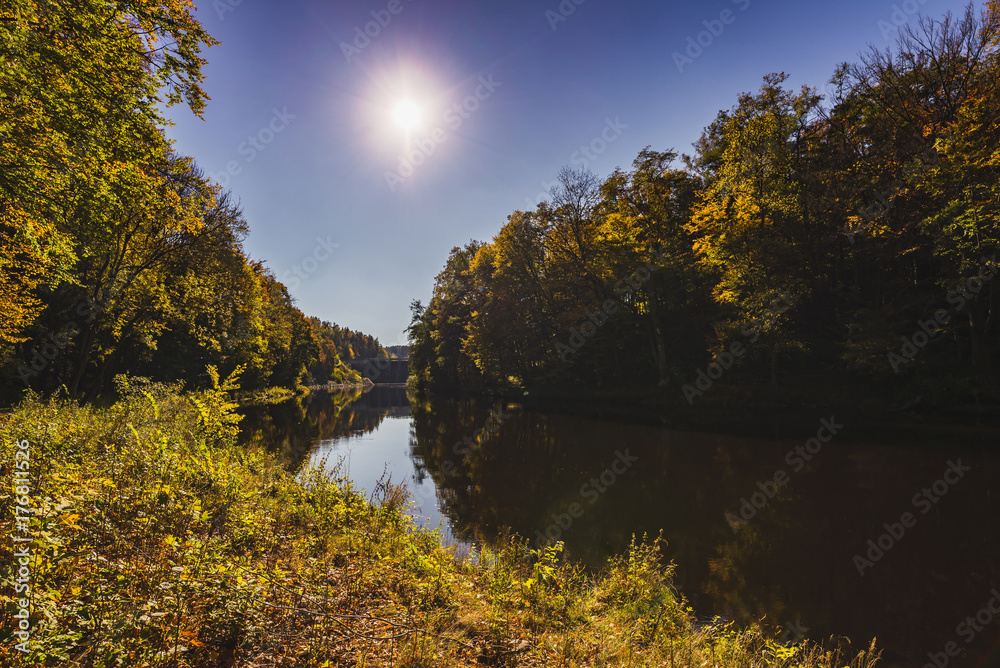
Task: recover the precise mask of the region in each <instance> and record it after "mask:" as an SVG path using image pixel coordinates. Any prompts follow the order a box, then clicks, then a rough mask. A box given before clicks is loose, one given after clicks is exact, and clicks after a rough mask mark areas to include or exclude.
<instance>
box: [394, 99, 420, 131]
mask: <svg viewBox="0 0 1000 668" xmlns="http://www.w3.org/2000/svg"><path fill="white" fill-rule="evenodd" d="M392 117H393V119H394V120H395V121H396V125H398V126H399V127H400V128H402V129H403V130H405V131H406V132H409V131H411V130H415V129H417V127H419V126H420V121H421V119H422V118H423V112H422V111H421V110H420V107H419V106H418V105H417V103H416V102H414V101H413V100H400V101H399V102H397V103H396V107H395V109H393V112H392Z"/></svg>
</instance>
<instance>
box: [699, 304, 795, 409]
mask: <svg viewBox="0 0 1000 668" xmlns="http://www.w3.org/2000/svg"><path fill="white" fill-rule="evenodd" d="M798 299H799V298H798V296H797V295H788V294H787V293H785V294H782V295H781V296H780V297H778V298H777V299H775V300H774V301H773V302H772V303H771V308H769V309H768V310H767V311H766V312H765V313H764V314H763V315H762V316H760V317H759V318H754V319H753V320H751V321H750V322H748V323H746V324H745V325H743V327H741V328H740V334H742V335H743V336H750V337H752V338H751V339H750V341H749V344H745V343H743V342H742V341H733V342H732V343H730V344H729V347H728V349H726V350H724V351H722V352H721V353H719V354H718V355H716V356H715V358H714V360H713V361H712V362H711V363H709V365H708V367H707V368H706V369H698V379H697V380H696V381H694V384H693V385H692V384H687V385H684V386H683V387H682V388H681V391H682V392H684V398H685V399H687V402H688V405H689V406H693V405H694V398H695V397H701V396H704V394H705V393H706V392H708V391H709V390H711V389H712V386H713V385H715V381H717V380H719V379H720V378H722V376H723V374H725V373H726V371H729V370H730V369H732V368H733V366H734V365H735V364H736V361H737V360H738V359H740V358H741V357H743V355H745V354H746V352H747V348H748V345H752V344H754V343H757V341H758V339H760V335H761V334H762V333H763V331H764V327H765V326H766V325H767V320H768V319H769V318H776V317H778V316H779V315H781V314H782V313H785V312H786V311H788V309H790V308H792V307H793V306H795V303H796V302H797V301H798ZM781 302H784V303H781Z"/></svg>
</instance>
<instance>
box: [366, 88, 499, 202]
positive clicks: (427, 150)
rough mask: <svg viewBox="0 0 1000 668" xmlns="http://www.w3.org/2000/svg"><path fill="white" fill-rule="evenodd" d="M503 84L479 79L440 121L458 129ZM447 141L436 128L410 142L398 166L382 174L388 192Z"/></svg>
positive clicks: (394, 189) (446, 134)
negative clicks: (410, 144) (411, 144)
mask: <svg viewBox="0 0 1000 668" xmlns="http://www.w3.org/2000/svg"><path fill="white" fill-rule="evenodd" d="M502 85H503V83H501V82H499V81H494V80H493V75H492V74H490V75H488V76H481V77H479V79H478V83H477V86H476V89H475V90H474V91H473V93H472V94H471V95H468V96H467V97H466V98H465V99H464V100H462V101H461V102H457V103H455V104H454V105H452V106H451V107H450V108H449V109H448V110H447V111H446V112H445V114H444V117H443V119H442V120H443V121H444V123H445V124H446V125H447V126H448V127H449V128H450V129H451V131H452V132H454V131H456V130H458V129H459V128H460V127H462V124H463V123H464V122H465V121H466V120H468V119H469V118H471V117H472V114H473V113H475V112H476V111H477V110H478V109H479V108H480V107H481V106H482V103H483V102H485V101H486V100H488V99H490V97H491V96H492V95H493V93H495V92H496V89H497V88H499V87H500V86H502ZM447 140H448V131H447V130H445V128H443V127H441V126H438V127H436V128H434V129H433V130H431V131H430V132H428V133H427V134H426V135H425V136H424V138H423V139H418V140H416V141H415V142H413V148H411V149H410V151H409V152H408V153H407V154H406V155H403V156H400V158H399V166H398V167H397V169H396V171H395V172H386V173H385V182H386V185H388V186H389V190H391V191H392V192H396V187H397V186H399V184H401V183H403V181H405V180H406V179H408V178H410V177H411V176H413V174H414V173H415V172H416V170H417V168H418V167H420V166H421V165H423V164H424V163H425V162H427V160H428V158H430V157H431V156H432V155H434V153H436V152H437V149H438V146H440V145H441V144H443V143H444V142H446V141H447Z"/></svg>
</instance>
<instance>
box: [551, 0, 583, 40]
mask: <svg viewBox="0 0 1000 668" xmlns="http://www.w3.org/2000/svg"><path fill="white" fill-rule="evenodd" d="M586 1H587V0H562V2H560V3H559V6H558V7H556V10H558V11H554V10H551V9H548V10H546V11H545V20H546V21H548V22H549V27H550V28H552V32H555V31H556V29H557V28H558V27H559V24H560V23H565V22H566V21H567V20H569V17H571V16H573V14H575V13H576V8H577V7H579V6H580V5H582V4H583V3H585V2H586Z"/></svg>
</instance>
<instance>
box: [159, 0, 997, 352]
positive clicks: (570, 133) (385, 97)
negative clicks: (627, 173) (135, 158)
mask: <svg viewBox="0 0 1000 668" xmlns="http://www.w3.org/2000/svg"><path fill="white" fill-rule="evenodd" d="M965 4H966V3H965V2H958V1H955V0H907V1H906V2H904V1H903V0H896V1H892V0H839V1H838V2H831V1H823V2H816V1H812V0H772V1H771V2H765V1H764V0H699V1H697V2H695V1H693V0H692V1H681V0H675V1H673V2H671V1H656V2H654V1H652V0H563V1H562V2H561V3H560V0H502V1H501V0H478V1H476V0H369V1H364V2H361V1H351V0H325V1H323V2H320V1H318V0H281V1H280V2H279V1H276V0H216V1H215V2H205V1H201V2H198V3H197V5H198V8H199V9H198V17H199V19H200V20H201V22H202V24H203V25H204V26H205V27H206V28H207V29H208V30H209V32H210V33H211V34H212V35H213V36H215V37H216V38H217V39H219V40H221V42H222V45H221V46H216V47H213V48H211V49H209V50H207V51H206V52H205V53H204V54H203V56H204V57H205V58H207V60H208V65H207V67H206V68H205V73H206V75H207V79H206V82H205V88H206V90H207V91H208V93H209V95H210V96H211V97H212V100H211V102H209V106H208V109H207V111H206V113H205V115H204V118H205V120H204V121H202V120H199V119H197V118H195V117H193V116H192V115H191V114H190V112H189V111H187V110H186V109H182V108H180V107H174V108H171V109H170V110H169V114H168V115H169V116H170V117H171V118H173V119H174V121H175V122H176V127H173V128H171V129H170V130H169V131H168V134H169V135H170V136H171V137H172V138H173V139H175V140H176V148H177V150H178V151H179V152H180V153H182V154H186V155H191V156H193V157H195V158H196V160H197V161H198V163H199V164H200V165H201V167H202V168H204V169H205V170H206V172H208V173H209V174H210V175H215V176H216V180H217V181H219V182H221V183H223V184H227V183H228V188H229V189H230V190H232V192H233V194H234V195H235V197H236V198H237V199H239V200H240V201H241V202H242V204H243V207H244V211H245V214H246V217H247V220H248V221H249V223H250V227H251V230H252V232H251V235H250V237H249V239H248V240H247V242H246V249H247V251H248V253H249V254H250V256H251V257H253V258H254V259H260V260H264V261H265V262H266V263H267V264H268V266H270V267H271V268H272V270H273V271H274V272H275V274H276V275H277V276H278V278H279V279H280V280H282V281H283V282H285V284H286V285H288V286H289V288H290V289H291V292H292V294H293V296H294V297H295V299H296V302H297V304H298V306H299V308H301V309H302V310H303V311H304V312H305V313H306V314H307V315H315V316H319V317H320V318H322V319H324V320H330V321H333V322H336V323H338V324H341V325H344V326H347V327H350V328H352V329H357V330H361V331H363V332H366V333H368V334H372V335H375V336H378V337H379V338H380V339H381V342H382V343H383V345H393V344H401V343H405V342H406V341H405V333H404V329H405V328H406V326H407V324H408V322H409V304H410V301H411V300H413V299H420V300H421V301H423V302H424V303H425V304H426V303H427V300H428V299H429V297H430V293H431V288H432V286H433V282H434V276H435V275H436V274H437V273H438V272H439V271H440V270H441V268H442V266H443V264H444V261H445V259H446V258H447V255H448V252H449V251H450V249H451V248H452V247H454V246H457V245H462V244H464V243H466V242H467V241H469V240H470V239H480V240H484V241H485V240H489V239H491V238H492V237H493V236H494V234H496V233H497V232H498V231H499V229H500V227H501V226H502V225H503V224H504V222H505V221H506V218H507V216H508V215H509V214H510V213H511V212H513V211H514V210H515V209H519V208H520V209H526V208H529V206H530V205H532V203H533V202H536V201H538V199H539V196H540V194H541V193H542V191H544V190H545V189H547V187H549V186H551V182H552V181H553V180H554V179H555V176H556V174H557V173H558V171H559V169H560V167H562V166H566V165H568V166H571V167H581V166H587V167H589V168H590V169H591V170H593V171H594V172H595V173H596V174H598V175H599V176H605V175H607V174H608V173H610V172H611V171H612V170H613V169H614V168H615V167H618V166H620V167H624V168H627V167H629V166H630V165H631V163H632V160H633V159H634V157H635V155H636V154H637V153H638V152H639V151H640V150H641V149H642V148H643V147H645V146H647V145H651V146H652V147H653V148H654V149H657V150H665V149H669V148H674V149H675V150H677V151H678V152H679V153H683V152H688V153H690V152H691V151H692V149H691V143H692V142H694V141H695V140H696V139H697V138H698V136H699V135H700V133H701V130H702V128H704V127H705V126H706V125H707V124H708V123H710V122H711V121H712V120H713V119H714V117H715V115H716V113H717V112H718V110H719V109H724V108H730V107H731V106H733V104H734V103H735V102H736V98H737V96H738V95H739V93H741V92H744V91H755V90H757V89H758V88H759V86H760V83H761V79H762V77H763V76H764V75H765V74H767V73H769V72H777V71H785V72H787V73H788V74H789V75H791V78H790V80H789V82H788V85H790V86H791V87H794V88H796V89H797V88H798V87H799V86H801V85H802V84H809V85H811V86H815V87H817V88H820V89H821V91H822V89H823V88H824V87H825V85H826V83H827V81H828V80H829V78H830V75H831V74H832V72H833V69H834V67H835V65H836V64H837V63H839V62H843V61H850V62H855V61H856V60H857V55H858V53H859V52H861V51H863V50H865V48H866V45H869V44H870V45H873V46H878V47H886V46H889V45H890V43H891V42H892V41H894V39H895V25H894V23H895V24H899V23H902V22H904V21H910V22H911V23H915V17H916V12H917V11H920V12H923V13H924V14H927V15H930V16H933V17H935V18H939V17H941V16H943V15H944V14H945V13H946V12H947V11H952V12H954V13H956V14H960V13H961V11H962V10H963V9H964V7H965ZM978 4H979V3H978V2H977V5H978ZM373 12H374V14H373ZM880 22H881V23H880ZM890 28H891V37H887V35H889V34H890ZM366 30H367V33H368V34H367V35H366V34H365V32H366ZM370 35H374V36H370ZM689 39H690V40H691V41H689ZM698 41H700V42H701V45H697V42H698ZM692 43H695V45H694V46H692ZM699 50H700V53H699ZM678 54H679V55H678ZM685 59H686V60H685ZM403 100H409V101H411V102H412V103H413V105H415V106H416V107H417V109H419V111H420V112H421V115H422V119H421V120H420V123H419V124H418V125H417V126H416V127H413V128H410V129H408V130H407V129H404V127H403V125H401V124H400V122H398V120H400V119H397V117H396V112H397V110H398V109H397V107H398V105H399V103H400V102H401V101H403ZM456 105H459V106H458V107H457V108H456ZM402 120H411V121H414V120H416V119H402ZM582 148H584V149H586V150H585V151H581V149H582ZM404 156H405V157H404ZM296 268H298V273H297V274H296V273H295V271H296Z"/></svg>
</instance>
